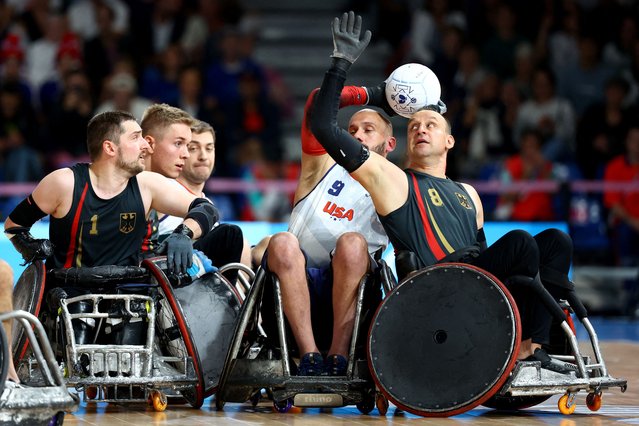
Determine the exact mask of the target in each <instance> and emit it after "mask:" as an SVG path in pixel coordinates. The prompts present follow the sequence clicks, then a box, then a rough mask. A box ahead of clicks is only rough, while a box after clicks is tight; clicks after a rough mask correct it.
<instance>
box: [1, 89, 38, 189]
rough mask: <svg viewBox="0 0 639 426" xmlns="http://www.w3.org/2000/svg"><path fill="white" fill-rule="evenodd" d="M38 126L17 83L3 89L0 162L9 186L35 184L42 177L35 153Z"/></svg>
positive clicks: (36, 153)
mask: <svg viewBox="0 0 639 426" xmlns="http://www.w3.org/2000/svg"><path fill="white" fill-rule="evenodd" d="M37 129H38V125H37V124H36V120H35V115H34V112H33V109H32V108H31V105H29V103H27V102H25V100H24V99H23V97H22V92H21V90H20V87H19V86H18V85H17V84H16V83H5V84H3V85H2V86H1V87H0V160H2V162H3V169H4V180H5V181H6V182H34V181H36V180H39V179H40V178H41V177H42V166H41V163H40V156H39V155H38V152H37V151H36V148H37V146H36V143H37V134H36V131H37Z"/></svg>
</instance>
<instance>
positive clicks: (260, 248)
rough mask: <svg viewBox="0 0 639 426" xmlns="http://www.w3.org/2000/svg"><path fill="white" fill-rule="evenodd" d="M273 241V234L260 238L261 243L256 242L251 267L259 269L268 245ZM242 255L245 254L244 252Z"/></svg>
mask: <svg viewBox="0 0 639 426" xmlns="http://www.w3.org/2000/svg"><path fill="white" fill-rule="evenodd" d="M270 241H271V236H270V235H269V236H266V237H264V238H262V239H261V240H260V242H259V243H257V244H255V247H253V248H252V249H251V267H252V268H253V270H254V271H255V270H257V267H258V266H260V264H261V263H262V257H264V252H265V251H266V248H267V247H268V243H269V242H270ZM242 256H244V254H243V253H242Z"/></svg>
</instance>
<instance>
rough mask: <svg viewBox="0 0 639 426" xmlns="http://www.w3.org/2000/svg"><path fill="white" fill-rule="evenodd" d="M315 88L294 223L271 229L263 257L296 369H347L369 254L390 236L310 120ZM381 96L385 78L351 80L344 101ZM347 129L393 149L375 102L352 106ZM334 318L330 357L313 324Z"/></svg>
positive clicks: (382, 149) (377, 147)
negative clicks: (276, 288) (274, 281)
mask: <svg viewBox="0 0 639 426" xmlns="http://www.w3.org/2000/svg"><path fill="white" fill-rule="evenodd" d="M316 93H317V90H314V91H313V92H312V93H311V94H310V95H309V98H308V100H307V103H306V108H305V112H304V120H303V123H302V164H301V166H302V167H301V175H300V180H299V183H298V186H297V190H296V191H295V199H294V208H293V212H292V215H291V220H290V222H289V230H288V232H281V233H278V234H275V235H273V236H272V237H271V239H270V241H269V243H268V248H267V254H266V255H265V256H264V260H263V264H265V265H266V267H267V269H268V270H269V271H271V272H272V273H274V274H276V275H277V277H278V278H279V280H280V284H281V289H282V302H283V309H284V313H285V314H286V317H287V319H288V322H289V324H290V326H291V330H292V332H293V335H294V337H295V340H296V342H297V345H298V348H299V352H300V356H301V360H300V364H299V367H298V374H299V375H320V374H328V375H335V376H341V375H345V374H346V368H347V364H348V360H347V358H348V348H349V344H350V339H351V336H352V332H353V325H354V320H355V305H356V301H357V289H358V285H359V283H360V281H361V279H362V278H363V277H364V276H365V275H366V273H367V272H368V271H369V270H371V268H372V266H374V265H373V262H374V260H372V259H373V258H372V256H371V255H372V254H374V253H376V252H378V251H382V250H383V249H384V248H385V247H386V246H387V244H388V238H387V237H386V234H385V233H384V230H383V228H382V225H381V224H380V222H379V220H378V218H377V214H376V213H375V208H374V206H373V204H372V201H371V199H370V196H369V194H368V193H367V192H366V191H365V190H364V188H362V186H361V185H360V184H359V183H357V182H356V181H355V180H354V179H353V178H351V177H350V175H349V174H348V172H346V170H344V169H343V168H342V167H340V166H339V165H337V164H336V163H335V161H333V160H332V159H331V157H330V156H329V155H328V154H327V153H326V151H325V150H324V149H323V148H322V146H321V145H320V144H319V143H318V141H317V140H316V139H315V137H314V136H313V134H312V133H311V132H310V130H309V128H308V120H309V114H312V104H313V100H314V98H315V95H316ZM382 96H383V87H381V86H380V87H375V88H370V89H366V88H363V87H345V88H344V90H343V91H342V97H341V103H340V106H348V105H366V104H370V105H383V103H382V102H381V97H382ZM349 132H350V133H351V134H352V135H353V136H354V137H355V138H356V139H357V140H359V142H360V143H362V144H364V145H366V146H367V147H368V148H369V149H371V150H373V151H375V152H378V153H379V154H380V155H383V156H386V155H387V154H388V153H389V152H391V151H392V150H393V149H395V145H396V141H395V138H394V137H393V135H392V125H391V123H390V121H389V120H388V119H387V118H386V117H384V116H383V115H382V114H381V113H380V112H377V111H375V110H372V109H362V110H360V111H358V112H356V113H355V114H353V116H352V118H351V120H350V123H349ZM331 308H332V309H331ZM331 313H332V318H331ZM331 322H332V335H331V336H332V339H331V346H330V349H329V351H328V357H327V359H326V360H324V358H323V357H322V355H321V354H320V350H319V348H318V346H317V343H316V335H315V334H314V333H313V329H314V328H315V331H316V333H319V332H320V330H319V329H318V328H319V327H322V329H326V328H329V327H330V324H331ZM329 330H330V329H329Z"/></svg>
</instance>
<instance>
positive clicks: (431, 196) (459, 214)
mask: <svg viewBox="0 0 639 426" xmlns="http://www.w3.org/2000/svg"><path fill="white" fill-rule="evenodd" d="M405 172H406V177H407V179H408V200H407V201H406V203H405V204H404V205H403V206H402V207H400V208H399V209H397V210H395V211H393V212H391V213H390V214H388V215H386V216H383V217H380V220H381V222H382V225H384V229H385V230H386V234H387V235H388V238H389V239H390V241H391V243H392V244H393V247H394V248H395V250H409V251H412V252H414V253H415V254H416V255H417V257H418V258H419V260H420V262H421V263H422V266H429V265H433V264H435V263H437V261H439V260H441V259H443V258H444V257H446V256H448V255H449V254H451V253H454V252H455V251H457V250H459V249H463V248H467V247H470V246H473V245H478V242H477V220H476V210H475V204H474V203H473V201H472V199H471V198H470V195H468V192H466V190H465V189H464V187H463V186H462V185H461V184H459V183H457V182H454V181H452V180H450V179H442V178H437V177H434V176H431V175H428V174H425V173H420V172H416V171H414V170H410V169H407V170H405Z"/></svg>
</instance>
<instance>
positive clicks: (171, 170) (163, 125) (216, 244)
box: [141, 104, 249, 282]
mask: <svg viewBox="0 0 639 426" xmlns="http://www.w3.org/2000/svg"><path fill="white" fill-rule="evenodd" d="M198 121H199V120H195V119H194V118H193V117H191V116H190V115H189V114H188V113H187V112H185V111H183V110H181V109H180V108H176V107H173V106H170V105H167V104H154V105H151V106H150V107H148V108H147V109H146V111H145V112H144V115H143V117H142V122H141V127H142V136H143V137H144V139H146V141H147V142H148V144H149V149H148V155H147V157H146V159H145V162H146V169H147V170H150V171H152V172H157V173H159V174H161V175H163V176H165V177H167V178H171V180H172V181H171V187H172V188H177V189H179V190H180V191H182V192H183V193H185V194H189V195H190V196H191V197H193V196H196V197H204V194H203V192H202V189H200V190H199V192H198V193H193V192H192V191H190V190H189V189H188V188H187V187H186V186H184V185H183V184H180V180H179V179H180V178H179V177H180V175H181V174H182V172H183V170H184V169H185V167H188V166H189V165H190V163H192V162H193V161H194V159H196V158H197V157H196V156H195V155H194V156H193V158H192V157H191V154H190V146H191V145H193V144H194V142H193V133H192V131H191V127H192V126H193V125H195V124H197V122H198ZM209 128H210V126H209ZM212 130H213V129H212V128H211V131H212ZM211 137H213V134H212V133H211ZM195 144H197V142H195ZM213 166H214V161H211V162H210V163H209V164H208V165H207V167H210V169H209V170H208V175H210V174H211V172H212V171H213ZM208 175H207V176H206V178H205V179H204V181H202V185H201V186H202V188H203V187H204V182H205V181H206V179H208ZM174 179H175V180H174ZM169 216H170V215H169ZM166 218H167V215H162V214H161V215H152V220H153V225H152V226H153V228H154V229H153V231H154V232H153V233H154V235H153V236H152V239H153V238H155V239H159V240H162V239H163V238H164V237H166V235H167V234H168V233H164V235H162V233H160V232H159V230H160V229H161V227H160V222H161V221H162V220H167V219H166ZM156 231H158V232H156ZM150 245H153V242H151V244H150ZM245 246H246V249H245V251H246V258H247V259H248V252H249V249H248V242H247V243H246V244H245V240H244V237H243V235H242V230H241V229H240V227H239V226H237V225H232V224H229V223H222V224H220V223H215V224H214V227H213V229H211V230H210V232H209V233H208V235H207V236H206V237H205V238H201V239H199V240H198V241H196V242H195V245H194V247H195V248H196V249H198V250H201V251H202V252H203V253H204V254H205V255H206V256H208V257H209V258H210V259H211V261H212V262H213V265H215V266H217V267H221V266H224V265H226V264H227V263H231V262H239V261H240V260H241V258H242V253H243V250H244V247H245ZM248 263H249V261H248V260H247V264H248ZM247 266H248V265H247ZM227 274H228V275H227V278H229V280H231V281H232V282H234V281H235V278H236V277H237V271H231V272H228V273H227Z"/></svg>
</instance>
